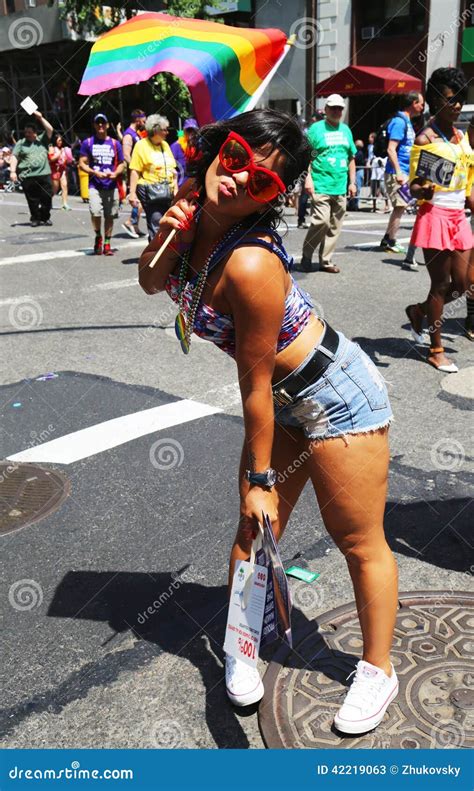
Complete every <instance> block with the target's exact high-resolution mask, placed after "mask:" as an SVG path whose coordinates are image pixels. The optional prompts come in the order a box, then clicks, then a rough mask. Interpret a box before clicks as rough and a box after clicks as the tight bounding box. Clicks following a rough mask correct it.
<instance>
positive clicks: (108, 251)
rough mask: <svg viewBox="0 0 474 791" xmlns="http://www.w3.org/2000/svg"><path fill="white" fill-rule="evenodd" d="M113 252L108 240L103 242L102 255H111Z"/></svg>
mask: <svg viewBox="0 0 474 791" xmlns="http://www.w3.org/2000/svg"><path fill="white" fill-rule="evenodd" d="M113 254H114V251H113V250H112V248H111V246H110V244H109V243H108V242H106V243H105V244H104V255H113Z"/></svg>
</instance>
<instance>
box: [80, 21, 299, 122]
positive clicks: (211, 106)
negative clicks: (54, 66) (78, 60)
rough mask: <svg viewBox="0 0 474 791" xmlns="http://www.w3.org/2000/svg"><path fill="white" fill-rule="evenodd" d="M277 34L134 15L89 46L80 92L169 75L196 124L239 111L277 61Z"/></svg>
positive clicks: (280, 46)
mask: <svg viewBox="0 0 474 791" xmlns="http://www.w3.org/2000/svg"><path fill="white" fill-rule="evenodd" d="M286 43H287V37H286V35H285V34H284V33H283V32H282V31H281V30H274V29H268V30H259V29H256V28H240V27H239V28H238V27H230V25H223V24H219V23H218V22H207V21H205V20H202V19H188V18H182V17H175V16H170V15H169V14H159V13H144V14H138V15H137V16H135V17H133V19H129V20H128V21H127V22H124V23H123V24H121V25H118V26H117V27H115V28H113V30H110V31H109V32H108V33H105V34H104V35H103V36H101V37H100V38H99V39H98V40H97V41H96V42H95V44H94V46H93V47H92V50H91V53H90V57H89V62H88V64H87V68H86V70H85V72H84V76H83V78H82V83H81V87H80V88H79V93H80V94H83V95H86V96H91V95H93V94H96V93H103V92H104V91H108V90H110V89H112V88H121V87H122V86H124V85H133V84H135V83H137V82H143V81H145V80H148V79H150V77H152V76H153V75H154V74H157V73H158V72H160V71H169V72H171V73H172V74H175V75H176V76H177V77H180V78H181V79H182V80H183V82H185V83H186V85H187V86H188V88H189V90H190V92H191V96H192V99H193V105H194V111H195V114H196V116H197V119H198V122H199V124H200V125H202V124H205V123H211V122H212V121H216V120H219V119H221V118H230V117H232V116H234V115H237V114H238V113H241V112H243V111H244V110H245V109H246V108H247V106H248V105H249V103H250V102H251V98H252V95H253V94H255V92H256V91H257V90H258V88H259V87H260V86H261V85H262V82H263V81H264V79H265V77H267V75H268V74H269V72H270V71H271V70H272V69H273V68H274V67H275V65H276V64H277V63H278V61H279V60H280V58H281V57H282V55H283V53H284V49H285V44H286Z"/></svg>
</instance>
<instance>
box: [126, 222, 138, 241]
mask: <svg viewBox="0 0 474 791" xmlns="http://www.w3.org/2000/svg"><path fill="white" fill-rule="evenodd" d="M122 228H123V230H124V231H125V232H126V233H128V235H129V236H131V237H132V239H139V238H140V235H139V234H138V233H137V231H136V228H135V227H134V226H133V225H130V224H129V223H128V222H123V223H122Z"/></svg>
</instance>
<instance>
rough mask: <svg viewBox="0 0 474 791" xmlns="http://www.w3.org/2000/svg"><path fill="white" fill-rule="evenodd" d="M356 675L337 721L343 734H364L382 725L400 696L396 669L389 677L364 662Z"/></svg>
mask: <svg viewBox="0 0 474 791" xmlns="http://www.w3.org/2000/svg"><path fill="white" fill-rule="evenodd" d="M353 672H354V673H355V676H354V680H353V682H352V684H351V686H350V688H349V691H348V693H347V695H346V697H345V700H344V703H343V704H342V706H341V708H340V709H339V711H338V712H337V714H336V716H335V717H334V725H335V726H336V728H337V729H338V730H339V731H342V733H365V732H366V731H370V730H371V729H372V728H375V727H376V725H378V724H379V722H381V721H382V719H383V716H384V714H385V712H386V710H387V706H388V705H389V703H391V702H392V700H393V699H394V698H395V697H396V696H397V693H398V679H397V675H396V673H395V670H394V669H393V665H392V675H391V676H390V677H389V676H387V674H386V673H384V671H383V670H381V669H380V668H379V667H375V665H371V664H370V662H364V660H362V659H361V660H360V662H358V663H357V669H356V670H354V671H353ZM351 675H352V673H351ZM349 678H350V676H349Z"/></svg>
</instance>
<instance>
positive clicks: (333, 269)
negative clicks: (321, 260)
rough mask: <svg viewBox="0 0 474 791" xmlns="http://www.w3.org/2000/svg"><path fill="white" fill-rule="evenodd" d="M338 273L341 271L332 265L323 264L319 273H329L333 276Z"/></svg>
mask: <svg viewBox="0 0 474 791" xmlns="http://www.w3.org/2000/svg"><path fill="white" fill-rule="evenodd" d="M340 271H341V270H340V269H339V267H338V266H334V264H323V266H322V267H321V268H320V272H331V273H333V274H334V275H337V274H338V272H340Z"/></svg>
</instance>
